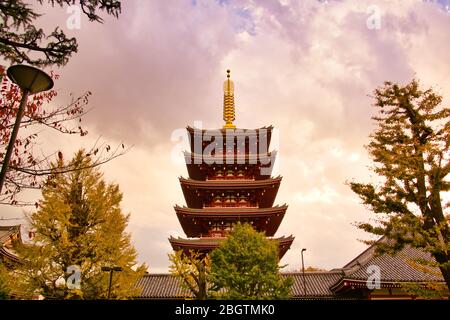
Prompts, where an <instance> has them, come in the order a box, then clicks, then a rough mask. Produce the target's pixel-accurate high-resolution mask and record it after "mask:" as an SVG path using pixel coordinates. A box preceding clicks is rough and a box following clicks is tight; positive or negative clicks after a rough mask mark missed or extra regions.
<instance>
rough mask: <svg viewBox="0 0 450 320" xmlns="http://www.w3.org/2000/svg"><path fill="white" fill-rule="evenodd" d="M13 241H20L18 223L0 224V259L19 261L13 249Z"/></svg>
mask: <svg viewBox="0 0 450 320" xmlns="http://www.w3.org/2000/svg"><path fill="white" fill-rule="evenodd" d="M14 241H19V242H22V236H21V233H20V225H14V226H0V259H2V260H4V261H6V262H7V263H8V262H9V263H11V262H12V263H20V259H19V257H18V255H17V253H16V252H15V251H14V249H13V244H14Z"/></svg>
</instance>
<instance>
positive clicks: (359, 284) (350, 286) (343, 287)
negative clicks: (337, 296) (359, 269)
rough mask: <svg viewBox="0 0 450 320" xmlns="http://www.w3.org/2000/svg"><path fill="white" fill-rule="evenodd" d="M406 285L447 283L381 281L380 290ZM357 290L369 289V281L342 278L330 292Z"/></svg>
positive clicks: (406, 280)
mask: <svg viewBox="0 0 450 320" xmlns="http://www.w3.org/2000/svg"><path fill="white" fill-rule="evenodd" d="M404 283H416V284H429V283H442V284H445V281H413V280H408V279H405V280H404V281H383V280H382V279H381V280H380V288H382V289H394V288H402V286H403V284H404ZM355 289H363V290H366V289H367V280H356V279H349V278H342V279H340V280H339V281H338V282H337V283H335V284H334V285H332V286H331V287H330V290H331V291H333V292H335V293H344V292H347V291H349V290H355Z"/></svg>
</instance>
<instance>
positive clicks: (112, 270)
mask: <svg viewBox="0 0 450 320" xmlns="http://www.w3.org/2000/svg"><path fill="white" fill-rule="evenodd" d="M102 271H109V289H108V300H109V299H110V298H111V285H112V277H113V272H114V271H116V272H119V271H122V268H121V267H102Z"/></svg>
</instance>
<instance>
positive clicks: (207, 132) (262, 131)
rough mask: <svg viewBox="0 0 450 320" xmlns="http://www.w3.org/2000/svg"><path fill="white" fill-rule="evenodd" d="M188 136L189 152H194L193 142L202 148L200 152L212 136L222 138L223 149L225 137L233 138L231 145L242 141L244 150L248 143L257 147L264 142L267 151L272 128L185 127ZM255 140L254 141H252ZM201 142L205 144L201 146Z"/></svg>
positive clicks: (225, 142)
mask: <svg viewBox="0 0 450 320" xmlns="http://www.w3.org/2000/svg"><path fill="white" fill-rule="evenodd" d="M186 129H187V131H188V134H189V143H190V146H191V151H192V152H195V151H194V150H195V145H196V143H195V142H197V141H198V142H199V144H198V146H199V147H200V146H202V149H201V150H202V152H203V149H204V147H205V146H206V145H209V144H210V143H211V140H212V141H214V139H212V138H213V137H214V136H222V141H223V146H224V148H225V146H226V144H227V141H226V140H227V137H230V136H233V137H234V139H233V145H235V144H236V143H237V141H236V138H237V140H241V141H244V143H245V145H246V147H247V148H246V149H248V146H249V143H250V142H251V141H256V142H257V145H259V143H260V141H263V140H265V141H266V143H265V144H264V146H265V147H266V148H267V149H268V148H269V145H270V140H271V137H272V130H273V126H268V127H262V128H258V129H243V128H236V129H229V128H228V129H224V128H220V129H198V128H193V127H190V126H188V127H186ZM254 139H256V140H254ZM203 142H204V143H205V144H203Z"/></svg>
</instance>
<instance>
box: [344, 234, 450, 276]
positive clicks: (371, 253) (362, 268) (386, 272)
mask: <svg viewBox="0 0 450 320" xmlns="http://www.w3.org/2000/svg"><path fill="white" fill-rule="evenodd" d="M380 241H385V240H383V239H381V240H380ZM418 259H421V260H427V261H430V262H435V260H434V258H433V257H432V256H431V255H430V254H429V253H428V252H425V251H422V250H420V249H417V248H412V247H410V246H405V247H404V248H403V249H402V250H401V251H399V252H398V253H396V254H395V255H390V254H387V253H385V254H381V255H377V254H376V253H375V246H371V247H369V248H368V249H367V250H366V251H364V252H363V253H361V254H360V255H359V256H358V257H356V258H355V259H353V260H352V261H351V262H349V263H348V264H347V265H345V266H344V268H343V271H344V273H345V278H346V279H354V280H367V277H368V273H367V268H368V267H369V266H371V265H375V266H378V267H379V268H380V272H381V281H382V282H426V281H444V279H443V277H442V274H441V272H440V271H439V269H438V268H437V267H431V266H427V267H426V270H425V269H423V268H421V267H420V265H419V264H418V263H417V260H418Z"/></svg>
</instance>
